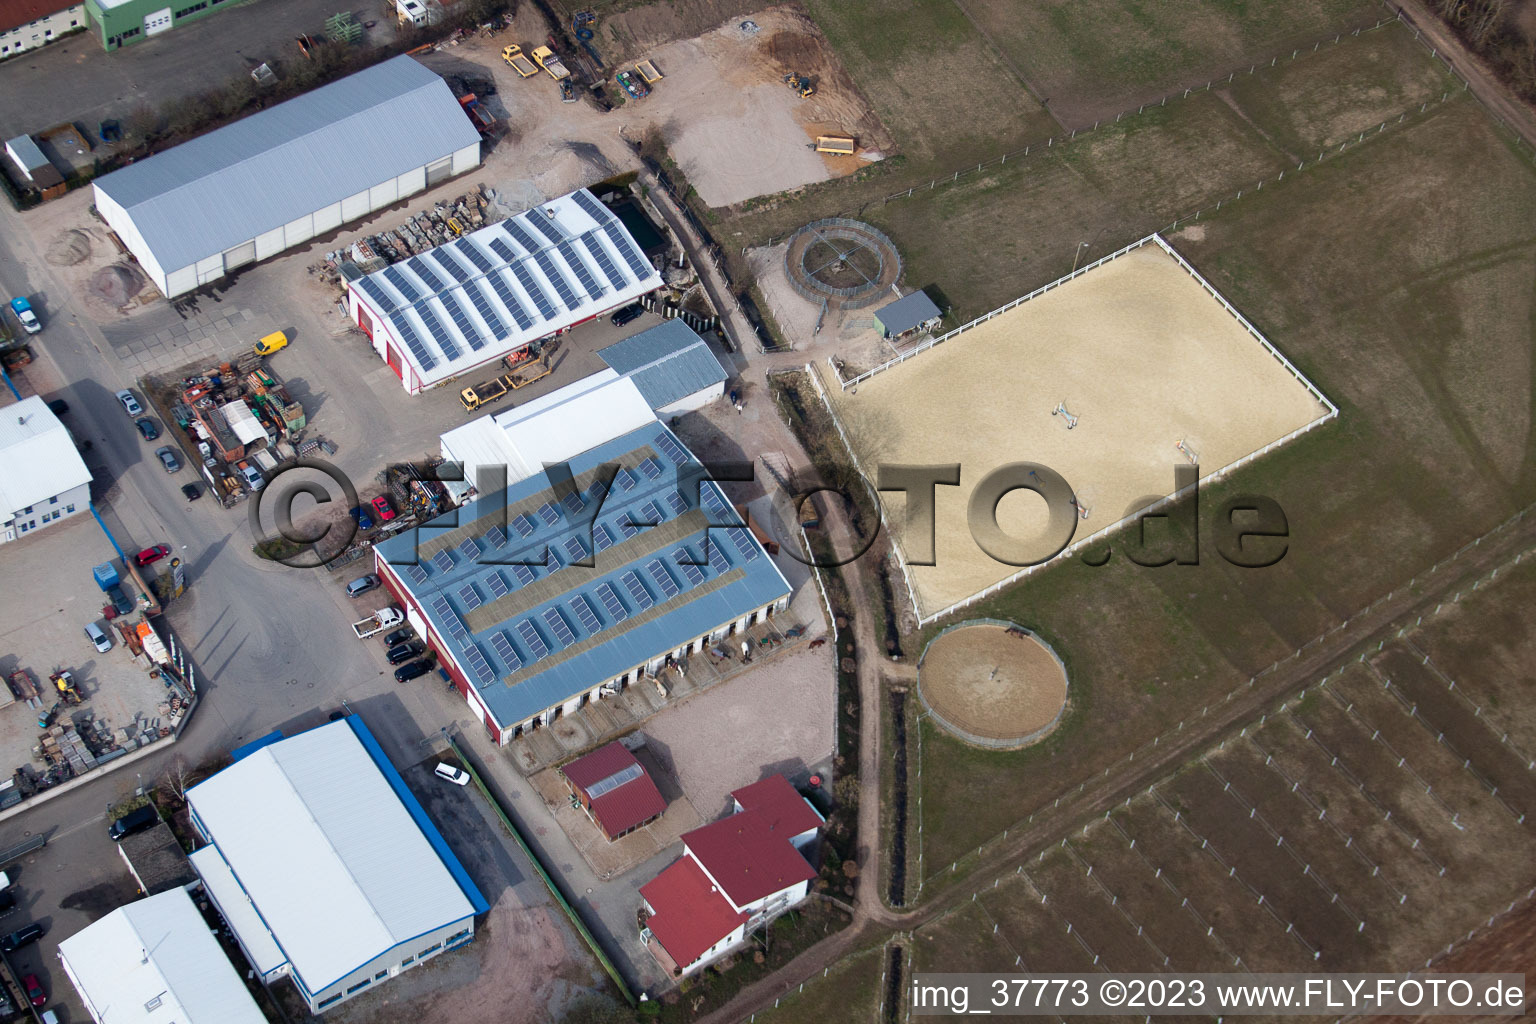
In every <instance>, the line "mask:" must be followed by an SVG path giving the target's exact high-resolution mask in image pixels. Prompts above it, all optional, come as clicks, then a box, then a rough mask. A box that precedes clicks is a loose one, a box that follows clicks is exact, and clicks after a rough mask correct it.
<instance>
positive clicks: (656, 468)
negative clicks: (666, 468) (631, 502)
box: [639, 455, 661, 480]
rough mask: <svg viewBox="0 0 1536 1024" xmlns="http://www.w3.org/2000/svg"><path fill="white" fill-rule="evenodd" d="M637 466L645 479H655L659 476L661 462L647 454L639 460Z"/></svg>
mask: <svg viewBox="0 0 1536 1024" xmlns="http://www.w3.org/2000/svg"><path fill="white" fill-rule="evenodd" d="M639 468H640V472H642V473H644V474H645V478H646V479H647V480H656V479H658V478H659V477H660V476H661V463H659V462H657V461H656V460H655V459H654V458H652V457H651V456H649V455H647V456H646V457H645V458H643V459H641V460H640V467H639Z"/></svg>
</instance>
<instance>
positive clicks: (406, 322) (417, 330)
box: [346, 189, 661, 395]
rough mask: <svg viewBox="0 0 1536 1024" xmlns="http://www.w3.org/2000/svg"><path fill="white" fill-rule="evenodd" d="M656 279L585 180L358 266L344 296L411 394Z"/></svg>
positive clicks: (630, 295) (622, 301)
mask: <svg viewBox="0 0 1536 1024" xmlns="http://www.w3.org/2000/svg"><path fill="white" fill-rule="evenodd" d="M659 287H661V275H660V274H659V273H658V272H657V270H656V268H655V267H654V266H652V264H651V262H650V261H649V260H647V259H646V258H645V256H644V255H643V254H642V253H641V251H640V248H639V247H638V246H637V245H636V243H635V241H634V239H633V238H632V237H631V236H630V234H629V232H628V230H627V229H626V228H625V227H624V224H623V222H621V221H620V220H619V219H618V218H617V217H615V216H614V215H613V213H612V212H611V211H609V210H608V209H607V207H605V206H604V205H603V204H602V203H600V202H598V201H597V200H596V199H595V198H593V196H592V194H591V193H590V192H588V191H587V190H586V189H580V190H578V191H576V192H572V193H571V194H570V195H566V196H561V197H560V198H558V199H552V200H550V201H549V202H547V203H545V204H543V205H542V206H537V207H535V208H533V209H531V210H526V211H524V212H522V213H519V214H517V215H516V216H513V217H509V218H507V219H505V220H502V221H498V222H497V223H495V224H491V225H489V226H487V227H483V228H481V229H479V230H478V231H474V232H471V233H470V234H467V235H465V236H463V237H462V238H459V239H456V240H455V241H453V242H450V243H448V244H447V245H441V246H438V247H437V248H436V249H432V250H429V251H427V252H424V253H422V254H420V255H418V256H412V257H411V258H410V259H407V260H403V261H401V262H399V263H395V264H393V265H391V266H388V267H385V268H384V269H382V270H378V271H375V272H373V273H371V274H366V275H363V276H360V277H357V278H356V279H354V280H352V281H351V282H350V283H349V284H348V286H347V300H346V302H347V311H348V314H349V315H350V316H351V317H352V320H353V322H354V323H356V324H357V326H358V327H359V328H361V329H362V331H363V333H364V334H366V335H367V336H368V337H369V339H371V341H372V342H373V349H374V351H375V352H376V353H377V354H378V356H379V358H380V359H382V360H383V361H384V362H385V363H386V364H388V366H389V368H390V369H391V370H393V371H394V372H395V375H396V376H397V377H399V378H400V384H401V386H402V387H404V388H405V390H406V391H407V392H409V393H410V394H413V395H414V394H417V393H419V392H421V391H423V390H425V389H427V388H430V387H434V386H436V385H438V384H441V383H443V382H445V381H448V380H451V379H453V378H455V377H458V376H461V375H463V374H466V373H472V372H474V371H476V370H481V369H487V368H490V367H491V366H493V364H495V363H498V362H500V361H502V360H503V359H506V358H507V357H511V359H512V361H515V360H516V359H517V358H518V357H519V355H521V354H525V353H526V352H527V351H528V350H529V349H530V348H531V347H532V346H535V345H536V343H538V342H540V341H542V340H544V339H546V338H549V337H552V336H554V335H556V334H560V333H563V332H565V331H568V330H570V329H571V328H572V327H575V326H577V325H579V324H582V323H585V322H586V321H588V320H591V319H594V318H595V317H599V316H602V315H603V314H605V313H608V312H611V311H612V310H615V309H617V308H619V307H620V306H624V305H628V304H629V303H631V302H633V301H634V300H635V299H637V298H639V297H640V296H642V295H645V294H647V293H648V292H652V291H654V290H656V289H657V288H659Z"/></svg>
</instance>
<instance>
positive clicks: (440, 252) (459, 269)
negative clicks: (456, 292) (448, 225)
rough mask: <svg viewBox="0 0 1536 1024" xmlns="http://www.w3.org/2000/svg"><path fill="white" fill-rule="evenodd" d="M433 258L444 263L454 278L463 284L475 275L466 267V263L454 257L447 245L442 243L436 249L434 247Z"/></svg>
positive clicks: (444, 267) (445, 268) (444, 266)
mask: <svg viewBox="0 0 1536 1024" xmlns="http://www.w3.org/2000/svg"><path fill="white" fill-rule="evenodd" d="M432 258H433V259H435V260H437V262H438V263H440V264H442V267H443V269H444V270H446V271H448V273H450V274H452V275H453V279H454V280H455V281H457V282H459V283H460V284H463V283H464V282H466V281H468V280H469V279H470V278H472V277H474V276H475V275H474V274H471V273H470V272H469V269H468V268H467V267H465V266H464V264H462V263H460V262H459V261H458V260H456V259H454V258H453V253H451V252H449V251H448V247H447V246H446V245H440V246H438V247H437V248H436V249H433V250H432Z"/></svg>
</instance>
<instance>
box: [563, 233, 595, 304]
mask: <svg viewBox="0 0 1536 1024" xmlns="http://www.w3.org/2000/svg"><path fill="white" fill-rule="evenodd" d="M555 251H556V252H558V253H559V254H560V258H561V259H563V260H565V262H566V265H567V266H569V267H570V268H571V269H572V270H574V271H575V272H576V280H577V281H578V282H580V283H581V287H582V289H583V290H585V291H586V293H587V295H589V296H590V297H592V298H594V299H598V298H602V297H603V296H604V295H606V294H607V293H608V289H606V288H604V287H603V286H602V285H600V284H598V283H597V278H595V277H593V276H592V271H591V269H590V268H588V266H587V265H586V263H585V262H583V260H582V258H581V257H580V256H579V255H577V253H576V247H575V246H574V245H572V244H571V243H570V242H569V241H565V242H561V243H560V244H559V245H557V246H555Z"/></svg>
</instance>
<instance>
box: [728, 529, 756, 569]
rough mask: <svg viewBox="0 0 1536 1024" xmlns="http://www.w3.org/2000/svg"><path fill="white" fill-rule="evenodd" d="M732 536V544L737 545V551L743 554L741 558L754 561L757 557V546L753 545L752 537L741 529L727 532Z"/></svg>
mask: <svg viewBox="0 0 1536 1024" xmlns="http://www.w3.org/2000/svg"><path fill="white" fill-rule="evenodd" d="M725 532H726V533H728V534H730V536H731V543H732V544H735V545H736V550H737V551H740V552H741V557H742V558H745V559H746V560H747V561H749V562H750V561H752V560H753V559H754V558H756V557H757V545H755V544H753V543H752V535H751V534H749V533H747V531H746V530H744V529H742V528H741V527H739V526H737V527H733V528H731V529H729V530H726V531H725Z"/></svg>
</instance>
